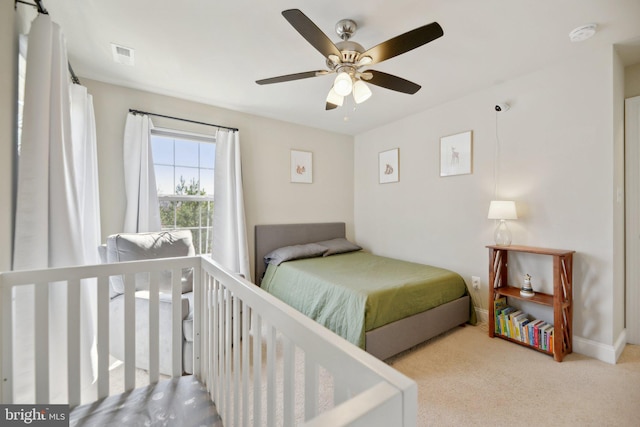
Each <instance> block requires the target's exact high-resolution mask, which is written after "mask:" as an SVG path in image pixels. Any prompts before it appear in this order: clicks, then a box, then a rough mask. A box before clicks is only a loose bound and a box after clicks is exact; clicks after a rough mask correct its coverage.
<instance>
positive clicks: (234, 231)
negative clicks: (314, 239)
mask: <svg viewBox="0 0 640 427" xmlns="http://www.w3.org/2000/svg"><path fill="white" fill-rule="evenodd" d="M213 200H214V202H213V236H212V239H213V241H212V245H211V247H212V249H211V252H212V253H211V256H212V258H213V259H215V260H216V261H218V262H219V263H220V264H222V265H223V266H225V267H227V268H229V269H230V270H232V271H234V272H235V273H238V274H241V275H243V276H244V277H245V278H247V279H248V280H251V270H250V268H249V247H248V245H247V227H246V223H245V215H244V196H243V191H242V167H241V162H240V135H239V133H238V131H232V130H222V129H221V130H219V131H218V133H217V136H216V163H215V181H214V194H213Z"/></svg>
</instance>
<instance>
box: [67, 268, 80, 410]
mask: <svg viewBox="0 0 640 427" xmlns="http://www.w3.org/2000/svg"><path fill="white" fill-rule="evenodd" d="M80 292H81V291H80V280H70V281H69V282H68V283H67V369H68V374H67V375H68V387H69V390H68V393H69V405H70V406H71V407H74V406H78V405H79V404H80V390H81V389H80V369H81V366H80V324H81V321H80Z"/></svg>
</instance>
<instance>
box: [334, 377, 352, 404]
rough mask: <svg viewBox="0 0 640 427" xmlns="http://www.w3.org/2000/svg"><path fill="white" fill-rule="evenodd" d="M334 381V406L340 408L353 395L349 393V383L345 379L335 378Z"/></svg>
mask: <svg viewBox="0 0 640 427" xmlns="http://www.w3.org/2000/svg"><path fill="white" fill-rule="evenodd" d="M333 381H334V387H333V405H334V406H338V405H339V404H341V403H342V402H345V401H347V400H348V399H349V397H350V396H351V393H350V392H349V387H348V383H347V381H346V379H345V378H344V377H341V376H334V377H333Z"/></svg>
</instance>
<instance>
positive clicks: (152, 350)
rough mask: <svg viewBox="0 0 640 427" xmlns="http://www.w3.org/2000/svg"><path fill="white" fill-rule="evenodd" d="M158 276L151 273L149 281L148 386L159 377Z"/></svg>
mask: <svg viewBox="0 0 640 427" xmlns="http://www.w3.org/2000/svg"><path fill="white" fill-rule="evenodd" d="M159 282H160V274H159V273H158V272H157V271H154V272H153V273H151V280H150V281H149V384H155V383H157V382H158V379H159V377H160V296H159V295H158V290H159V288H160V284H159Z"/></svg>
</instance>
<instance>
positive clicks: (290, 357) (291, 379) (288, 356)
mask: <svg viewBox="0 0 640 427" xmlns="http://www.w3.org/2000/svg"><path fill="white" fill-rule="evenodd" d="M282 341H283V350H282V353H283V354H282V359H283V384H282V388H283V390H282V400H283V402H284V411H283V424H284V426H285V427H293V426H294V425H295V420H296V418H295V407H296V405H295V396H296V390H295V387H296V385H295V384H296V383H295V372H296V371H295V357H296V353H295V351H296V348H295V346H294V344H293V343H292V342H291V340H290V339H289V338H288V337H286V336H284V335H283V336H282Z"/></svg>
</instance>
